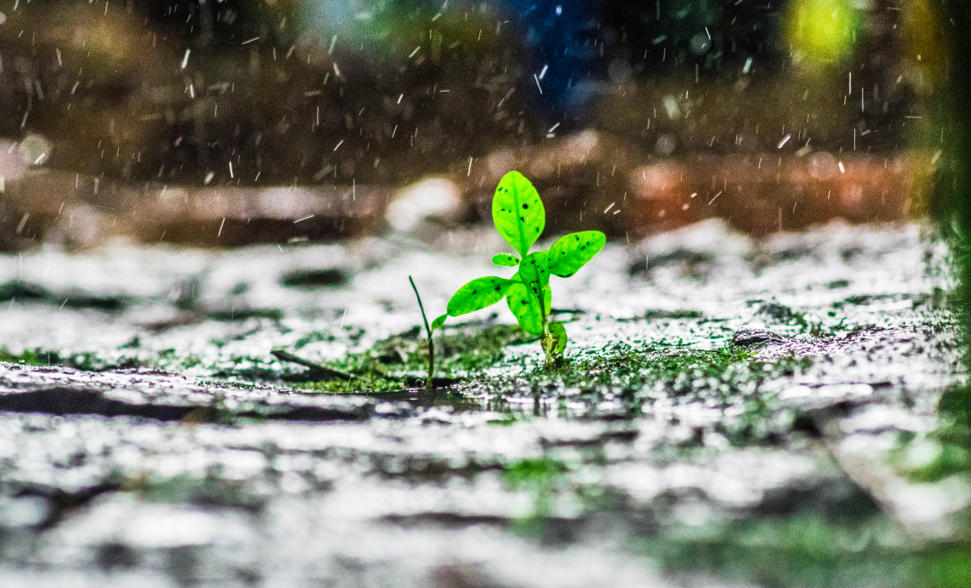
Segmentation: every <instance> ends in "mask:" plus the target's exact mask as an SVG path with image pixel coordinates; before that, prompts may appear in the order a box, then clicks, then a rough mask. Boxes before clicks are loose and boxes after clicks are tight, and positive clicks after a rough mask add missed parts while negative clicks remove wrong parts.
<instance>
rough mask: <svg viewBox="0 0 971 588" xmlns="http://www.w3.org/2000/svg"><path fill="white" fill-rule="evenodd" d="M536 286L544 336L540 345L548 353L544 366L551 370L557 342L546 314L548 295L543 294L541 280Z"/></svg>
mask: <svg viewBox="0 0 971 588" xmlns="http://www.w3.org/2000/svg"><path fill="white" fill-rule="evenodd" d="M536 286H537V290H536V291H537V294H536V296H537V298H538V300H539V316H540V317H541V318H542V325H543V338H542V339H540V347H541V348H542V349H543V353H545V354H546V361H545V362H544V366H545V367H546V370H547V371H550V370H552V369H553V349H555V343H554V341H553V333H551V332H550V323H549V318H548V317H547V316H546V297H545V296H544V295H543V290H544V288H542V287H540V284H539V282H537V283H536Z"/></svg>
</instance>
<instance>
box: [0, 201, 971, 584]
mask: <svg viewBox="0 0 971 588" xmlns="http://www.w3.org/2000/svg"><path fill="white" fill-rule="evenodd" d="M500 251H504V248H503V247H502V242H501V240H500V238H499V237H498V235H496V234H495V233H494V232H492V230H491V229H490V230H489V231H484V230H480V229H469V230H461V231H460V230H456V231H452V232H447V233H443V234H442V235H441V236H440V237H438V238H437V239H435V240H424V241H422V240H419V239H416V238H414V237H407V236H403V235H394V236H386V237H381V238H368V239H364V240H360V241H355V242H345V243H341V244H335V245H307V244H301V245H291V246H262V247H252V248H244V249H237V250H219V251H213V250H194V249H177V248H170V247H156V248H134V247H130V246H125V245H121V244H119V245H116V246H113V247H107V248H104V249H101V250H98V251H95V252H90V253H84V254H74V255H71V254H65V253H61V252H57V251H53V250H51V251H46V250H39V251H35V252H31V253H26V254H20V255H8V256H5V257H2V258H0V355H2V357H0V359H2V360H4V361H5V362H7V363H2V364H0V579H2V580H3V585H4V586H5V587H6V586H28V585H30V586H34V587H36V586H65V585H71V586H129V585H135V584H137V585H139V586H237V585H239V586H244V585H245V586H284V585H286V586H311V585H313V586H341V587H343V586H435V587H480V588H484V587H509V588H512V587H546V586H549V587H557V588H560V587H563V588H567V587H574V586H575V587H587V586H589V587H600V586H841V587H846V586H874V585H880V586H901V587H903V586H916V585H922V583H923V581H924V580H925V579H926V577H927V574H928V564H927V562H928V557H929V556H928V554H929V553H930V554H937V553H940V552H941V550H944V552H945V553H946V550H947V547H946V546H948V545H953V544H954V543H953V542H954V541H961V540H965V539H966V533H965V532H966V528H965V527H963V526H962V524H961V523H960V521H961V520H962V519H961V518H960V515H961V513H963V512H965V511H966V509H967V508H968V506H969V505H971V484H969V483H968V479H967V477H966V475H964V474H960V475H951V476H946V477H938V478H937V479H935V481H933V482H926V483H919V482H917V481H915V477H914V476H913V475H912V474H913V473H914V472H915V471H919V470H920V469H921V468H926V467H927V466H929V465H932V464H934V463H937V462H938V461H939V460H940V455H939V454H940V450H941V449H940V446H939V445H937V444H936V443H935V441H934V438H933V435H932V433H933V431H934V430H935V428H936V427H937V426H938V422H937V415H936V410H935V407H936V404H937V400H938V398H939V397H940V395H941V392H942V391H943V390H944V389H945V388H946V387H947V386H948V385H949V384H950V383H952V382H954V381H956V380H958V379H963V377H964V374H963V370H962V369H961V368H960V366H959V364H958V359H959V352H958V349H957V343H956V335H955V332H954V331H955V327H954V324H953V319H952V318H951V316H950V314H949V312H948V311H947V294H946V292H947V290H948V288H949V287H950V286H951V284H950V281H949V276H948V274H947V271H946V263H945V262H946V248H945V247H944V245H943V244H942V243H941V242H940V241H939V240H938V239H936V238H935V236H934V232H933V231H932V230H930V229H928V228H927V227H926V226H923V225H920V224H909V225H894V226H878V225H869V226H848V225H844V224H840V223H834V224H830V225H827V226H823V227H819V228H816V229H813V230H810V231H808V232H804V233H777V234H774V235H771V236H769V237H767V238H765V239H761V240H754V239H752V238H749V237H746V236H743V235H740V234H738V233H734V232H732V231H731V230H730V229H728V228H727V227H726V225H725V224H724V223H722V222H720V221H717V220H710V221H705V222H704V223H701V224H699V225H694V226H690V227H687V228H684V229H681V230H678V231H675V232H672V233H666V234H663V235H660V236H657V237H654V238H651V239H648V240H646V241H644V242H641V243H613V244H608V246H607V248H606V249H605V250H604V251H603V252H602V253H601V254H600V255H599V256H598V257H597V258H595V259H594V261H593V262H591V263H590V264H588V265H587V266H586V267H585V268H584V269H582V270H581V271H580V273H578V274H577V275H576V276H575V277H573V278H571V279H569V280H560V279H558V278H554V279H553V286H552V287H553V308H554V314H555V315H557V316H558V317H559V320H563V321H564V322H565V323H566V328H567V331H568V333H569V336H570V339H571V342H570V346H569V348H568V350H567V353H566V358H565V360H564V361H563V362H561V364H560V365H559V366H558V368H557V369H556V371H554V372H546V371H544V370H543V369H542V356H541V352H540V349H539V345H538V343H537V342H536V341H535V340H530V339H529V338H528V337H525V336H523V335H522V334H521V333H520V332H518V331H517V330H516V329H513V328H509V327H508V326H506V325H508V324H509V323H510V322H511V321H512V317H511V315H509V313H508V312H507V311H506V310H505V309H504V308H500V307H499V306H497V307H494V309H488V310H485V311H481V312H480V313H478V314H474V315H468V317H463V318H468V320H466V321H461V320H458V319H453V320H452V321H451V322H450V323H449V325H450V326H447V327H446V329H445V330H444V332H443V333H442V335H441V336H437V337H438V341H437V343H438V344H437V347H438V351H439V353H438V355H437V360H438V364H439V366H440V367H441V369H440V371H439V373H438V374H437V375H438V376H440V377H442V378H446V377H447V378H452V379H453V380H454V383H451V385H449V386H447V387H444V386H443V387H441V388H439V389H437V390H435V391H432V392H424V391H419V390H414V389H410V388H413V387H414V384H415V383H416V381H417V379H418V378H420V377H422V376H423V375H424V368H423V355H422V353H423V350H424V345H423V343H422V341H421V339H420V331H419V329H417V326H418V325H419V324H420V322H421V316H420V314H419V312H418V305H417V303H416V301H415V298H414V293H413V292H412V290H411V288H410V285H409V284H408V276H409V275H410V276H412V277H413V278H414V280H415V282H416V284H417V286H418V288H419V290H420V292H421V294H422V297H423V302H424V305H425V308H426V309H427V310H428V311H429V314H430V315H431V316H437V315H438V314H440V313H441V312H442V311H443V310H444V308H445V304H446V302H447V300H448V297H449V295H450V294H451V293H452V292H454V290H456V289H457V288H458V287H459V286H460V285H462V284H463V283H465V282H466V281H468V280H470V279H472V278H475V277H480V276H482V275H489V274H495V275H503V276H505V275H506V273H508V272H509V270H506V269H504V268H495V267H493V266H491V264H490V263H489V259H490V258H491V256H492V254H494V253H496V252H500ZM492 310H496V311H497V313H498V314H490V312H491V311H492ZM280 349H283V350H286V351H288V352H290V353H292V354H295V355H297V356H299V357H301V358H303V359H306V360H309V361H312V362H315V363H323V364H326V365H328V366H329V367H331V368H334V369H337V370H340V371H341V372H342V373H347V374H349V375H351V376H352V378H351V379H350V380H349V381H343V380H334V381H327V382H315V380H318V379H319V377H318V376H319V375H320V374H319V372H315V371H314V370H313V369H312V368H308V367H305V366H304V365H300V364H298V363H294V362H290V361H283V360H280V359H279V358H278V357H277V356H274V355H273V354H272V352H273V351H274V350H280ZM443 382H445V381H443ZM323 391H327V392H338V393H336V394H334V393H324V392H323ZM942 546H944V547H942ZM945 559H946V558H945ZM935 561H936V560H935ZM942 561H943V560H942ZM961 569H962V570H963V568H961ZM965 571H966V570H965Z"/></svg>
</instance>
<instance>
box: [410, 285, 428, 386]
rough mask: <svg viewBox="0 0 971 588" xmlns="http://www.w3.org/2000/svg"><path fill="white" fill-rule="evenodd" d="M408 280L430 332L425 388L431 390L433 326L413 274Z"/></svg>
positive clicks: (426, 327) (426, 330)
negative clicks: (426, 314)
mask: <svg viewBox="0 0 971 588" xmlns="http://www.w3.org/2000/svg"><path fill="white" fill-rule="evenodd" d="M408 281H409V282H411V289H412V290H414V291H415V298H417V299H418V309H419V310H420V311H421V320H423V321H424V322H425V332H426V333H428V377H427V378H425V390H431V389H433V388H434V375H435V342H434V341H432V328H431V327H430V326H429V325H428V317H427V316H425V307H424V306H423V305H422V303H421V296H420V295H419V294H418V287H417V286H415V281H414V280H412V279H411V276H408Z"/></svg>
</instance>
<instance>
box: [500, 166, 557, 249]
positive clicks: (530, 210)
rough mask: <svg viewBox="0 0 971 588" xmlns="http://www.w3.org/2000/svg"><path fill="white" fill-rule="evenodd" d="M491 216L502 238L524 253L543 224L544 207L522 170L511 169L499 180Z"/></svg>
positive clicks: (538, 234) (540, 231)
mask: <svg viewBox="0 0 971 588" xmlns="http://www.w3.org/2000/svg"><path fill="white" fill-rule="evenodd" d="M492 220H493V222H494V223H495V225H496V230H497V231H499V234H500V235H502V238H503V239H505V240H506V242H507V243H509V244H510V245H512V248H513V249H515V250H516V251H518V252H519V255H520V256H522V257H526V254H527V253H529V248H530V247H532V246H533V243H535V242H536V239H538V238H539V236H540V234H542V232H543V228H544V227H545V226H546V210H545V209H544V208H543V201H542V200H540V198H539V193H538V192H537V191H536V188H534V187H533V184H532V183H530V181H529V180H527V179H526V177H525V176H523V174H521V173H519V172H517V171H511V172H509V173H507V174H506V175H504V176H502V179H501V180H499V185H498V186H496V193H495V195H494V196H493V197H492Z"/></svg>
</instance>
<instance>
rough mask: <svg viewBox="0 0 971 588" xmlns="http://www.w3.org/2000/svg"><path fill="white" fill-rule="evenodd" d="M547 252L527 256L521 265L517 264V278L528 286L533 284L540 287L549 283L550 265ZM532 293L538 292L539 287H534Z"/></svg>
mask: <svg viewBox="0 0 971 588" xmlns="http://www.w3.org/2000/svg"><path fill="white" fill-rule="evenodd" d="M549 256H550V255H549V251H537V252H535V253H530V254H529V255H527V256H526V257H525V258H524V259H523V261H522V263H520V264H519V278H520V280H521V281H522V282H523V283H524V284H526V285H529V284H530V283H533V282H535V283H536V284H539V285H540V286H546V285H547V284H549V283H550V263H549ZM533 291H534V292H538V291H539V286H536V287H534V289H533Z"/></svg>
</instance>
